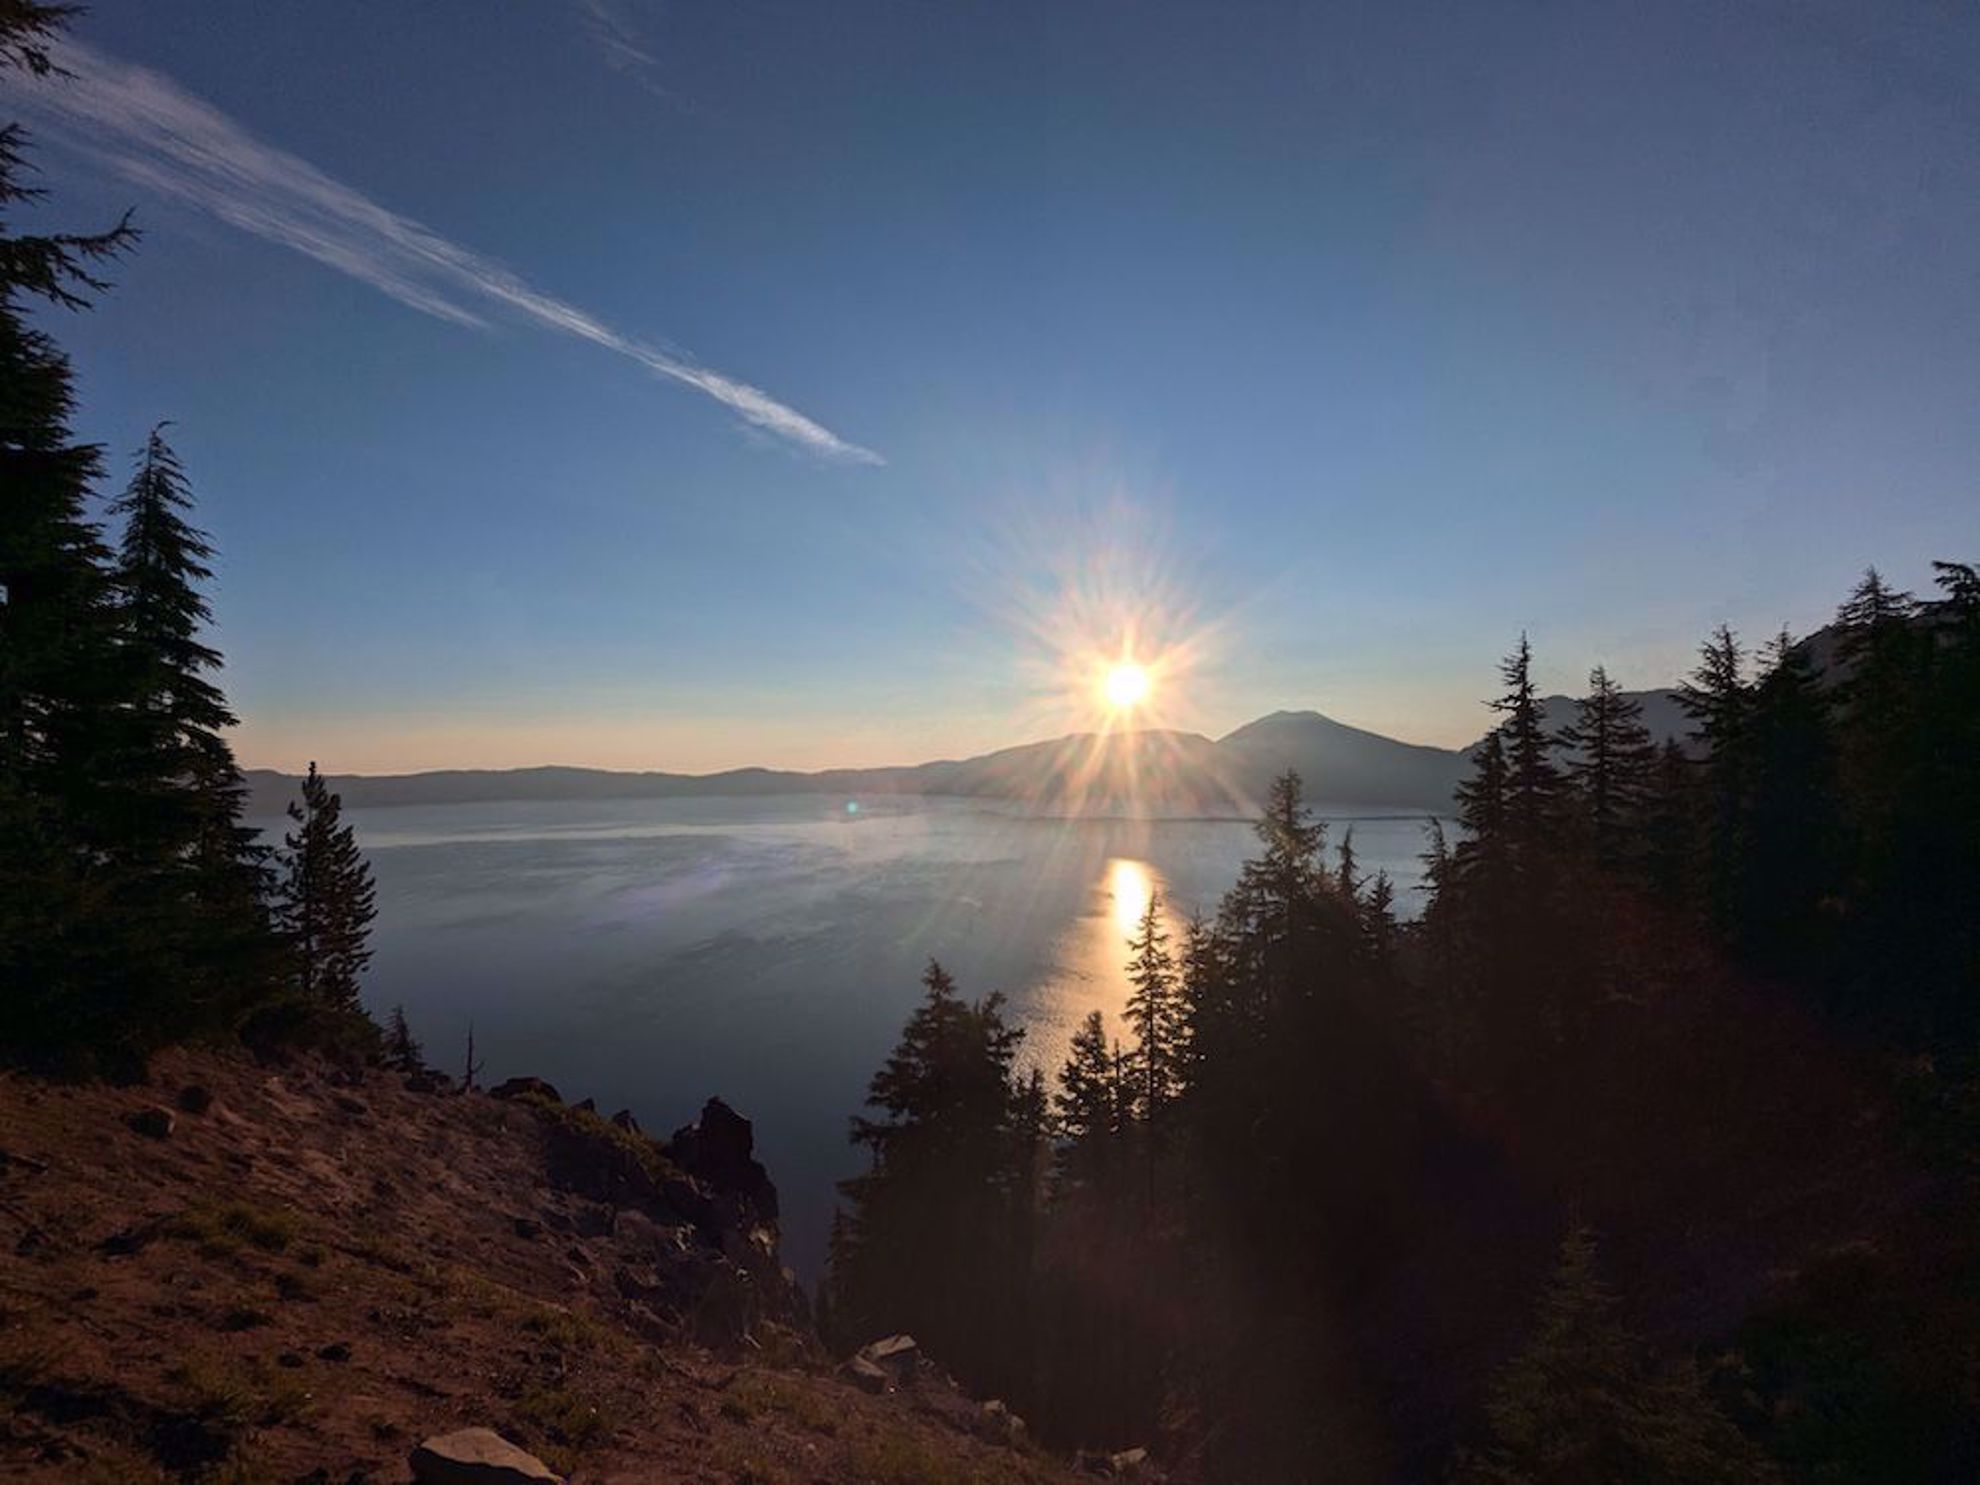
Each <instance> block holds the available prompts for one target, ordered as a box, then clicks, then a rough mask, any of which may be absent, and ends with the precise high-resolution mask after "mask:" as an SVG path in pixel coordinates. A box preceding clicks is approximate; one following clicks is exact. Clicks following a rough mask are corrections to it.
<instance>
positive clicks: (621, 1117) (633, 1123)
mask: <svg viewBox="0 0 1980 1485" xmlns="http://www.w3.org/2000/svg"><path fill="white" fill-rule="evenodd" d="M612 1122H613V1123H614V1124H616V1125H618V1126H619V1128H621V1129H623V1130H624V1131H625V1132H626V1133H627V1134H638V1133H639V1132H640V1128H639V1120H637V1119H635V1118H634V1117H633V1111H632V1110H631V1109H620V1110H619V1111H618V1113H616V1114H614V1115H613V1116H612Z"/></svg>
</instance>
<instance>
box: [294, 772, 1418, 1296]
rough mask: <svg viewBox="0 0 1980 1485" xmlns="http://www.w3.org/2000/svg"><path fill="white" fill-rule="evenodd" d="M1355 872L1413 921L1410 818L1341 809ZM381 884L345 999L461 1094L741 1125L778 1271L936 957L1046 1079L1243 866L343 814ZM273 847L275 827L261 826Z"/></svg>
mask: <svg viewBox="0 0 1980 1485" xmlns="http://www.w3.org/2000/svg"><path fill="white" fill-rule="evenodd" d="M1320 813H1321V814H1323V815H1325V816H1327V817H1329V818H1330V819H1332V820H1333V821H1335V823H1334V824H1333V826H1332V828H1331V830H1330V832H1329V842H1330V846H1331V845H1332V844H1335V843H1338V841H1339V839H1340V836H1341V833H1342V831H1343V830H1344V829H1346V828H1347V826H1348V825H1349V824H1352V825H1353V829H1354V846H1355V852H1356V855H1357V857H1358V859H1359V862H1360V866H1361V869H1362V870H1363V871H1365V872H1367V873H1369V874H1370V875H1372V874H1373V873H1374V872H1375V871H1377V870H1378V869H1380V870H1387V871H1388V873H1389V874H1390V876H1391V877H1392V878H1393V879H1394V881H1395V883H1396V886H1397V907H1398V910H1399V911H1400V912H1401V913H1403V914H1404V915H1406V916H1414V915H1415V913H1416V911H1417V907H1418V895H1417V894H1416V893H1415V891H1414V890H1413V889H1414V887H1415V885H1416V883H1417V880H1418V875H1419V872H1420V865H1419V863H1418V860H1417V856H1418V853H1419V852H1420V851H1421V850H1422V848H1423V843H1424V828H1423V817H1422V815H1421V814H1420V813H1414V814H1412V813H1410V812H1407V811H1400V810H1399V811H1394V812H1390V811H1385V810H1380V809H1369V808H1367V807H1355V808H1353V809H1342V810H1330V809H1328V808H1326V807H1325V806H1322V807H1321V809H1320ZM351 817H352V819H353V820H354V822H355V824H356V826H357V830H358V838H359V840H360V841H361V842H362V843H363V845H364V847H365V849H366V851H367V853H368V854H369V856H370V858H371V862H372V866H373V870H374V871H375V872H376V874H377V880H378V903H379V914H378V922H377V926H376V930H375V933H374V943H375V945H376V951H377V955H376V958H375V960H374V961H373V966H372V970H371V973H370V975H369V976H368V980H367V987H366V997H367V999H368V1001H369V1003H370V1004H371V1005H372V1007H373V1008H374V1009H375V1010H378V1011H380V1012H382V1011H384V1010H385V1009H386V1008H389V1007H390V1006H392V1005H395V1004H403V1005H404V1006H405V1008H406V1012H407V1015H408V1016H409V1017H410V1019H411V1021H412V1023H413V1027H414V1030H415V1032H416V1033H417V1034H418V1035H419V1036H420V1037H421V1038H422V1039H423V1040H424V1042H425V1044H426V1051H427V1055H428V1057H429V1059H430V1060H431V1061H432V1062H434V1063H435V1064H436V1065H438V1066H440V1067H441V1068H443V1069H445V1070H447V1071H449V1072H452V1073H455V1074H456V1075H458V1073H459V1071H460V1063H461V1055H462V1052H463V1048H464V1041H465V1035H466V1031H467V1026H468V1023H469V1021H470V1020H472V1021H473V1023H474V1031H475V1041H476V1049H477V1053H478V1055H480V1056H481V1057H483V1058H484V1059H485V1062H486V1068H485V1072H484V1078H485V1079H486V1080H487V1081H489V1082H491V1083H492V1082H495V1081H499V1080H500V1079H501V1078H504V1077H508V1076H511V1075H513V1074H519V1073H533V1074H536V1075H538V1076H540V1077H545V1078H548V1079H549V1080H550V1081H551V1082H553V1083H555V1084H556V1085H557V1087H558V1089H559V1091H561V1092H562V1093H563V1094H564V1095H565V1096H566V1097H567V1098H571V1099H580V1098H584V1097H586V1096H590V1097H593V1098H595V1099H596V1100H597V1101H598V1106H599V1108H600V1110H601V1111H602V1112H605V1113H610V1112H611V1111H613V1110H614V1109H618V1108H622V1107H625V1108H631V1109H632V1110H633V1111H634V1113H635V1114H636V1115H637V1116H638V1117H639V1119H640V1121H641V1123H642V1124H643V1125H644V1126H645V1127H646V1129H647V1130H648V1131H649V1132H651V1133H654V1134H656V1135H659V1136H662V1137H664V1136H665V1135H667V1134H668V1133H670V1132H671V1131H672V1130H673V1129H674V1128H675V1127H677V1126H678V1125H680V1124H683V1123H686V1122H688V1121H689V1120H690V1119H691V1118H692V1117H693V1116H694V1113H695V1112H696V1110H697V1109H698V1108H699V1106H700V1102H701V1100H702V1099H703V1098H705V1097H707V1096H708V1095H709V1094H720V1095H721V1096H722V1097H723V1098H725V1099H727V1100H729V1101H730V1102H731V1103H732V1104H734V1105H735V1107H736V1108H737V1109H738V1110H740V1111H741V1112H743V1113H744V1114H746V1115H748V1116H749V1117H750V1118H751V1119H753V1120H754V1121H755V1124H756V1130H757V1137H758V1143H759V1154H760V1155H761V1156H762V1158H763V1159H764V1161H765V1163H766V1164H767V1165H768V1166H769V1168H770V1171H771V1174H772V1176H773V1177H774V1178H775V1179H776V1181H777V1183H778V1187H779V1189H780V1191H781V1192H782V1194H783V1199H784V1207H785V1221H784V1227H785V1232H786V1243H785V1253H786V1257H787V1260H788V1261H790V1262H792V1263H794V1264H796V1265H797V1266H798V1267H799V1268H800V1269H801V1270H802V1271H804V1273H805V1274H806V1275H807V1277H810V1276H812V1275H814V1274H815V1272H816V1270H817V1267H818V1265H819V1262H820V1260H821V1257H822V1251H823V1241H824V1234H825V1231H826V1225H827V1223H828V1221H829V1219H830V1214H831V1206H832V1197H833V1191H832V1183H833V1181H834V1180H836V1179H838V1178H840V1177H842V1176H845V1175H847V1174H850V1173H852V1172H853V1171H855V1170H857V1169H858V1168H859V1167H860V1162H861V1161H862V1159H863V1157H862V1156H861V1155H860V1154H859V1153H858V1152H857V1151H855V1150H853V1149H852V1147H851V1146H850V1145H848V1144H847V1143H846V1139H845V1130H846V1118H847V1116H849V1115H851V1114H853V1113H854V1112H856V1111H857V1110H858V1109H859V1107H860V1103H861V1099H862V1097H863V1096H864V1092H865V1088H866V1083H867V1080H868V1078H870V1077H871V1076H872V1074H873V1072H874V1070H875V1069H876V1068H877V1067H878V1066H879V1064H880V1062H881V1060H882V1059H883V1058H884V1057H885V1056H886V1054H887V1052H888V1050H889V1049H890V1048H891V1047H892V1046H893V1044H894V1041H895V1039H896V1037H897V1036H898V1034H899V1032H900V1029H901V1023H902V1021H903V1020H904V1019H905V1017H906V1016H907V1014H908V1011H909V1009H910V1008H911V1007H912V1006H913V1005H914V1004H915V1003H916V1002H917V1001H918V1000H919V998H920V996H921V986H920V983H919V982H920V976H921V973H922V970H923V969H924V968H925V967H926V965H927V962H928V960H929V959H930V958H931V957H934V958H938V959H940V960H941V961H942V963H943V964H944V965H946V966H947V967H948V968H949V969H950V971H951V972H952V973H954V974H955V975H956V977H957V979H958V980H959V982H960V984H961V986H962V989H963V990H964V992H965V993H966V994H968V995H970V996H972V997H973V996H977V995H982V994H985V993H987V992H989V991H991V990H1002V991H1003V992H1004V993H1005V994H1006V995H1007V996H1008V997H1009V999H1010V1006H1011V1012H1012V1018H1013V1020H1014V1021H1015V1022H1017V1023H1018V1024H1020V1025H1022V1026H1024V1027H1025V1028H1026V1029H1027V1037H1026V1045H1025V1049H1024V1059H1023V1060H1025V1061H1026V1062H1027V1063H1028V1062H1029V1061H1031V1060H1033V1059H1037V1060H1041V1061H1042V1062H1043V1063H1044V1065H1045V1066H1047V1067H1048V1068H1052V1069H1056V1067H1057V1066H1058V1064H1059V1062H1060V1061H1061V1060H1062V1059H1063V1057H1064V1055H1065V1046H1066V1040H1067V1038H1068V1037H1069V1036H1070V1034H1071V1032H1072V1030H1073V1028H1074V1027H1075V1026H1076V1025H1077V1024H1078V1022H1079V1020H1080V1018H1081V1017H1083V1016H1084V1015H1085V1014H1086V1013H1087V1011H1089V1010H1091V1009H1094V1008H1096V1007H1097V1008H1100V1009H1102V1010H1104V1011H1106V1012H1107V1013H1108V1015H1109V1017H1110V1018H1112V1017H1114V1016H1115V1015H1117V1013H1118V1012H1119V1010H1120V1008H1121V1006H1122V1005H1123V1003H1124V1002H1125V999H1126V995H1127V988H1126V983H1125V978H1124V975H1123V966H1124V962H1125V959H1126V947H1125V944H1126V939H1127V937H1128V933H1129V929H1130V927H1131V925H1132V923H1133V921H1134V919H1135V918H1137V917H1138V916H1139V915H1140V913H1141V911H1142V908H1143V907H1144V905H1145V904H1146V901H1147V897H1148V893H1149V892H1150V891H1151V890H1158V891H1160V892H1161V894H1162V896H1163V898H1164V901H1165V902H1166V903H1168V904H1169V905H1170V908H1171V915H1172V918H1174V919H1176V920H1178V921H1179V919H1180V917H1181V916H1182V915H1185V914H1187V913H1188V912H1189V911H1191V910H1193V909H1197V908H1201V909H1203V910H1204V911H1206V912H1207V911H1210V910H1213V909H1214V907H1215V905H1216V902H1217V899H1218V897H1219V896H1220V895H1221V894H1222V893H1223V892H1224V890H1225V889H1226V888H1227V887H1229V885H1230V884H1231V882H1232V881H1233V880H1234V879H1235V877H1236V874H1237V870H1238V866H1239V864H1240V863H1241V862H1242V861H1243V860H1244V859H1245V858H1246V856H1247V855H1249V854H1251V853H1252V852H1253V849H1254V847H1255V844H1256V842H1255V839H1254V837H1253V835H1252V832H1251V827H1250V825H1249V824H1248V823H1247V822H1246V821H1243V820H1237V819H1200V818H1192V819H1175V818H1169V819H1065V818H1055V817H1049V816H1040V815H1033V814H1027V813H1024V812H1022V811H1021V810H1019V809H1017V808H1015V807H1000V806H997V805H986V804H984V803H983V802H981V801H972V800H949V799H914V798H882V799H875V800H858V801H849V800H847V799H845V798H844V797H842V796H831V797H827V796H821V795H790V796H783V797H778V798H763V799H682V800H603V801H587V802H559V803H503V804H466V805H441V806H430V807H418V806H406V807H399V808H389V809H372V810H361V811H353V812H352V815H351ZM264 823H271V828H272V822H264Z"/></svg>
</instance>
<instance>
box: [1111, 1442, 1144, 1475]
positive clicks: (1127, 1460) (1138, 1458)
mask: <svg viewBox="0 0 1980 1485" xmlns="http://www.w3.org/2000/svg"><path fill="white" fill-rule="evenodd" d="M1147 1464H1148V1451H1147V1450H1146V1449H1142V1448H1134V1449H1122V1450H1120V1451H1119V1452H1118V1453H1115V1454H1109V1455H1108V1456H1107V1473H1108V1474H1109V1475H1112V1476H1113V1477H1115V1478H1116V1479H1132V1478H1134V1477H1135V1476H1136V1475H1139V1474H1140V1473H1141V1472H1142V1470H1143V1469H1144V1468H1145V1467H1146V1466H1147Z"/></svg>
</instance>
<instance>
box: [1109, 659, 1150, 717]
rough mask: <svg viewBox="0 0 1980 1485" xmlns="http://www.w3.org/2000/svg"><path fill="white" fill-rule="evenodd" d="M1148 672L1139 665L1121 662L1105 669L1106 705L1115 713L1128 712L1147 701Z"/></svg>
mask: <svg viewBox="0 0 1980 1485" xmlns="http://www.w3.org/2000/svg"><path fill="white" fill-rule="evenodd" d="M1148 691H1149V680H1148V672H1147V670H1146V669H1145V668H1143V667H1142V666H1139V665H1135V664H1132V663H1131V662H1128V661H1122V662H1121V663H1120V664H1118V665H1112V666H1109V667H1108V668H1107V681H1106V692H1107V704H1108V705H1109V706H1111V707H1113V708H1114V709H1115V710H1116V711H1123V712H1124V711H1129V710H1131V709H1132V708H1134V707H1136V706H1139V705H1140V704H1141V703H1142V702H1144V701H1146V700H1147V699H1148Z"/></svg>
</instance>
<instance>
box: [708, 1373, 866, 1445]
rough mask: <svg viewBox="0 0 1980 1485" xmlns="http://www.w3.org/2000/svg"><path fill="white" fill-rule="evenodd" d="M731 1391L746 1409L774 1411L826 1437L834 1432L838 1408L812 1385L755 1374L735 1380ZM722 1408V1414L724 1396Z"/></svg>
mask: <svg viewBox="0 0 1980 1485" xmlns="http://www.w3.org/2000/svg"><path fill="white" fill-rule="evenodd" d="M735 1392H736V1395H739V1396H740V1398H741V1400H742V1403H743V1406H744V1408H745V1410H746V1411H751V1412H761V1413H775V1414H777V1415H778V1416H779V1417H782V1418H788V1419H790V1420H791V1422H793V1423H795V1424H797V1425H798V1427H800V1428H805V1429H809V1430H810V1431H811V1432H812V1433H816V1434H823V1435H824V1436H825V1437H827V1438H835V1437H837V1436H838V1432H839V1411H838V1409H837V1408H835V1407H834V1406H833V1405H832V1404H831V1402H830V1401H828V1400H827V1399H826V1398H824V1397H821V1396H820V1395H819V1394H818V1392H817V1391H815V1390H814V1389H812V1388H809V1387H802V1386H799V1385H797V1384H795V1383H792V1382H787V1381H784V1380H783V1379H782V1378H778V1377H768V1376H762V1375H757V1376H750V1377H745V1378H743V1379H742V1381H740V1382H739V1383H737V1384H736V1389H735ZM722 1408H723V1412H724V1413H725V1414H726V1413H727V1411H728V1401H727V1399H724V1401H723V1404H722Z"/></svg>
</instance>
